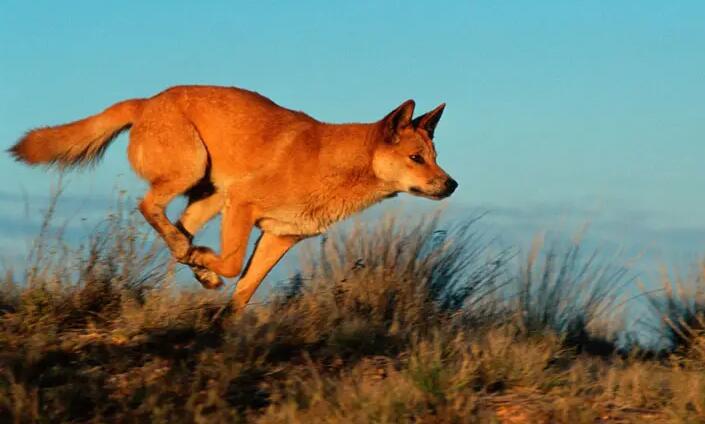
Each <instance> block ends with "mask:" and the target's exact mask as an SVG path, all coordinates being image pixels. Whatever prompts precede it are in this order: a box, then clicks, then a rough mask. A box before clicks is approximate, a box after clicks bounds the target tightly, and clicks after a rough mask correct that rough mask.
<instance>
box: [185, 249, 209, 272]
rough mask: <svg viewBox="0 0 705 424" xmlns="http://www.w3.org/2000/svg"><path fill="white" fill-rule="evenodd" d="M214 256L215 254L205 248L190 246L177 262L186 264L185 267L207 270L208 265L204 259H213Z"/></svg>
mask: <svg viewBox="0 0 705 424" xmlns="http://www.w3.org/2000/svg"><path fill="white" fill-rule="evenodd" d="M215 256H216V254H215V252H214V251H213V250H212V249H210V248H208V247H205V246H192V247H191V248H190V249H189V250H188V252H187V253H186V254H185V255H184V256H183V257H182V258H181V259H180V260H179V262H181V263H183V264H186V265H191V266H197V267H201V268H204V267H205V268H207V267H208V263H207V262H206V260H207V259H206V258H208V257H211V258H213V257H215Z"/></svg>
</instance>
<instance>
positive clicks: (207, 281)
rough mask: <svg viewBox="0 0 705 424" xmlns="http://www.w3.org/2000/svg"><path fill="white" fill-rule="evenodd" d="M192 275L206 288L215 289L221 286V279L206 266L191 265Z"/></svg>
mask: <svg viewBox="0 0 705 424" xmlns="http://www.w3.org/2000/svg"><path fill="white" fill-rule="evenodd" d="M191 270H192V271H193V275H194V277H196V280H198V282H199V283H201V285H202V286H203V287H204V288H206V289H217V288H220V287H221V286H223V280H222V279H221V278H220V276H219V275H218V274H216V273H215V272H213V271H211V270H210V269H208V268H203V267H200V266H193V267H191Z"/></svg>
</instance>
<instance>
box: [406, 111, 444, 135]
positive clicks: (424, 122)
mask: <svg viewBox="0 0 705 424" xmlns="http://www.w3.org/2000/svg"><path fill="white" fill-rule="evenodd" d="M445 107H446V104H445V103H441V104H440V105H438V106H437V107H436V108H435V109H433V110H432V111H430V112H427V113H424V114H423V115H421V116H417V117H416V118H414V120H413V122H412V123H413V124H414V128H422V129H424V130H426V132H427V133H428V136H429V137H430V138H433V133H434V131H436V125H438V121H440V120H441V115H443V109H445Z"/></svg>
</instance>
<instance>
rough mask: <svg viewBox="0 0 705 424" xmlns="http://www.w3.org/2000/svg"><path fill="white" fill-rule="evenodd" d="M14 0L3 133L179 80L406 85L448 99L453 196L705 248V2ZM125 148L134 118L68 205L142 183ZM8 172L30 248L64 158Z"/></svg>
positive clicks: (104, 199) (69, 209) (339, 117)
mask: <svg viewBox="0 0 705 424" xmlns="http://www.w3.org/2000/svg"><path fill="white" fill-rule="evenodd" d="M0 9H1V12H0V140H4V141H3V143H4V146H7V147H9V146H10V145H11V144H12V143H13V142H14V141H15V140H16V139H17V138H18V137H19V136H20V135H21V134H22V133H23V132H24V131H26V130H27V129H29V128H32V127H36V126H39V125H51V124H59V123H64V122H67V121H71V120H75V119H78V118H81V117H84V116H86V115H89V114H93V113H96V112H98V111H100V110H102V109H103V108H105V107H106V106H108V105H110V104H112V103H114V102H116V101H118V100H121V99H125V98H130V97H144V96H150V95H152V94H155V93H156V92H158V91H161V90H162V89H164V88H166V87H168V86H171V85H176V84H192V83H200V84H220V85H235V86H240V87H245V88H249V89H253V90H256V91H259V92H261V93H263V94H265V95H267V96H269V97H270V98H272V99H273V100H274V101H276V102H278V103H279V104H281V105H284V106H287V107H291V108H294V109H300V110H303V111H306V112H307V113H309V114H311V115H313V116H314V117H316V118H319V119H322V120H327V121H333V122H344V121H372V120H376V119H379V118H381V117H382V116H383V115H384V114H386V113H387V112H388V111H389V110H391V109H392V108H394V107H395V106H397V105H398V104H399V103H401V102H402V101H403V100H405V99H407V98H413V99H415V100H416V102H417V110H418V111H419V112H422V111H426V110H428V109H430V108H432V107H434V106H436V105H437V104H438V103H441V102H447V104H448V106H447V108H446V111H445V114H444V116H443V119H442V120H441V123H440V125H439V128H438V130H437V133H436V134H437V136H436V138H437V147H438V151H439V161H440V163H441V164H442V165H443V166H444V167H445V168H446V169H447V170H448V171H449V172H450V173H451V174H452V175H453V176H454V177H455V178H456V179H457V180H458V181H459V182H460V188H459V190H458V191H457V194H456V195H454V196H453V197H452V198H451V199H450V201H449V207H451V209H453V210H454V211H455V213H459V214H462V213H464V211H468V210H489V211H490V212H491V214H490V217H489V218H488V222H491V223H492V224H493V225H494V226H495V227H496V228H497V229H498V231H500V232H501V233H502V234H503V235H504V236H503V237H506V238H507V239H508V240H512V239H513V238H516V240H517V243H522V242H523V240H525V239H526V238H527V237H529V235H530V234H532V233H534V232H536V231H540V230H542V229H551V228H556V227H561V228H563V227H566V228H567V231H570V230H571V229H574V227H575V225H577V224H576V223H579V222H582V221H585V220H589V221H591V222H592V223H593V229H594V233H593V234H594V237H595V238H596V239H597V240H598V241H604V242H606V243H610V244H614V245H624V246H626V247H627V249H628V250H630V251H641V250H644V249H648V250H649V251H650V252H655V253H654V254H655V257H658V258H661V257H668V258H676V259H678V260H683V261H687V260H690V259H692V258H694V257H697V255H699V254H702V253H703V252H704V251H705V195H704V194H705V170H704V168H703V161H704V160H705V140H704V139H703V134H705V72H703V69H705V53H703V52H705V2H702V1H696V0H690V1H689V0H680V1H678V2H664V1H649V0H641V1H636V0H635V1H626V0H625V1H565V0H564V1H540V2H537V1H518V0H517V1H491V0H486V1H462V2H461V1H456V2H435V3H430V2H378V1H356V2H329V1H315V2H314V1H305V2H303V1H302V2H269V1H261V2H231V1H218V2H216V1H212V2H179V1H151V2H137V1H122V2H95V1H72V2H49V1H32V2H27V1H14V0H4V1H3V3H2V6H0ZM125 147H126V138H125V137H124V136H123V137H121V138H120V139H119V140H118V141H117V142H116V143H115V144H114V145H113V146H112V147H111V148H110V149H109V151H108V154H107V156H106V158H105V160H104V162H102V163H101V164H100V165H99V166H98V167H97V168H95V169H93V170H89V171H83V172H80V173H75V174H72V175H70V176H69V177H68V180H69V186H68V188H67V200H66V201H64V202H63V205H64V207H63V211H64V213H65V214H66V215H67V216H76V217H88V218H89V221H90V219H93V218H95V217H98V216H100V215H101V214H104V211H103V206H102V205H105V204H107V203H108V202H109V199H111V198H113V196H114V190H115V187H120V188H124V189H126V190H127V191H128V192H129V193H130V194H131V195H133V196H135V197H137V196H139V195H140V194H141V193H142V191H143V186H142V184H141V182H139V181H138V180H137V179H136V178H135V177H134V176H132V175H131V174H130V170H129V166H128V165H127V161H126V158H125ZM0 178H2V180H3V181H6V182H8V183H6V184H5V185H4V187H2V188H1V189H0V243H2V244H5V245H6V246H10V243H12V245H13V249H14V246H15V244H14V240H18V239H20V238H22V235H23V234H25V233H31V230H32V228H34V226H36V221H37V219H38V218H37V216H38V211H39V209H41V205H42V204H43V203H42V199H45V198H46V196H47V193H48V192H49V187H50V185H51V184H52V182H55V181H56V178H57V177H56V174H55V173H48V172H46V171H44V170H41V169H30V168H28V167H24V166H21V165H19V164H15V163H14V162H12V161H11V160H10V158H9V157H8V156H7V155H2V156H0ZM25 198H26V199H29V200H30V202H29V203H30V204H29V208H28V209H27V210H26V208H25V206H24V204H23V202H24V201H23V199H25ZM396 202H401V203H402V204H405V205H407V206H408V205H409V204H411V205H412V207H416V205H421V206H428V205H426V203H424V202H421V203H418V202H409V201H408V200H404V199H400V200H399V201H396ZM394 205H396V203H394V202H392V206H394ZM96 219H97V218H96ZM80 222H83V221H80V220H79V223H77V224H76V226H77V230H76V231H79V230H81V229H82V228H84V227H85V226H86V225H87V224H84V223H80ZM3 252H4V253H3ZM8 252H9V249H8V248H5V249H0V254H5V255H11V254H12V253H8Z"/></svg>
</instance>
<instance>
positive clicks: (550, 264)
mask: <svg viewBox="0 0 705 424" xmlns="http://www.w3.org/2000/svg"><path fill="white" fill-rule="evenodd" d="M582 250H583V249H582V247H581V244H580V242H579V241H578V240H575V241H572V242H569V243H567V245H560V244H559V242H557V241H556V242H553V243H552V244H550V245H549V246H548V247H544V246H543V239H542V238H536V239H535V240H534V243H533V244H532V247H531V249H530V250H529V253H528V255H527V258H526V261H525V262H524V263H523V264H522V265H521V266H520V269H519V274H518V275H517V277H516V278H517V279H516V285H515V287H516V291H517V292H516V302H514V303H513V309H514V314H515V317H516V322H517V323H518V324H519V327H520V330H521V331H522V332H525V333H527V334H542V333H546V332H553V333H556V334H559V335H561V337H562V338H563V340H564V343H565V344H566V345H567V346H570V347H574V348H576V349H578V350H579V351H582V350H585V349H587V350H592V351H593V353H604V354H609V353H612V351H614V349H615V348H616V345H615V334H614V331H608V330H607V329H606V326H605V325H604V324H605V323H607V322H614V321H615V320H616V318H617V314H616V313H615V312H617V311H616V310H615V309H616V308H615V307H616V306H617V305H618V304H619V303H620V302H619V296H620V295H621V294H622V291H623V289H624V287H625V286H626V285H627V284H630V283H631V282H632V281H633V277H632V276H630V274H629V270H628V269H627V268H626V267H624V266H620V265H615V264H614V263H612V262H609V261H605V260H604V258H601V257H600V256H599V255H598V252H597V251H596V250H595V251H592V252H589V253H588V254H587V255H584V254H583V252H582ZM599 333H602V334H599Z"/></svg>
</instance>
